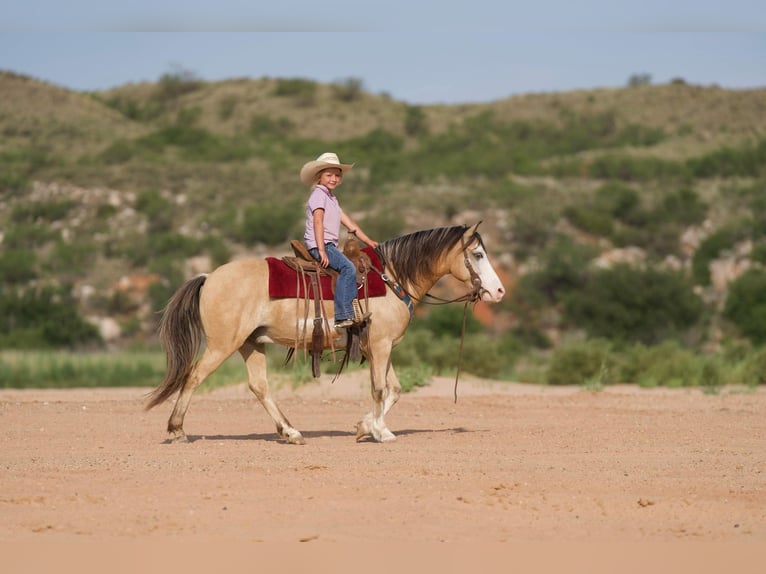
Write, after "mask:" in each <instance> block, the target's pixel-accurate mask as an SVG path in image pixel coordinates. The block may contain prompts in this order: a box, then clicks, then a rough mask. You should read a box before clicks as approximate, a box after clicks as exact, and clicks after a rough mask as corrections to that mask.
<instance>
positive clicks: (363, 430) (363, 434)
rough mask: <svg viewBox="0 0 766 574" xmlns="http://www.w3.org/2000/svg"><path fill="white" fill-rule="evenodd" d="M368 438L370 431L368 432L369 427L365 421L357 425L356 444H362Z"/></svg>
mask: <svg viewBox="0 0 766 574" xmlns="http://www.w3.org/2000/svg"><path fill="white" fill-rule="evenodd" d="M368 436H370V431H369V430H367V425H366V424H365V423H364V421H359V422H358V423H356V442H362V441H363V440H364V439H365V438H367V437H368Z"/></svg>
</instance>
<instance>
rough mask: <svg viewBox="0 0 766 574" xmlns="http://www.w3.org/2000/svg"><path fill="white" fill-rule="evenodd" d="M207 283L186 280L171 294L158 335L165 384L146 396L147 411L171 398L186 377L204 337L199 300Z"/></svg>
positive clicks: (204, 277)
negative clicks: (163, 348) (162, 348)
mask: <svg viewBox="0 0 766 574" xmlns="http://www.w3.org/2000/svg"><path fill="white" fill-rule="evenodd" d="M206 279H207V275H198V276H197V277H195V278H194V279H189V280H188V281H187V282H186V283H185V284H184V285H183V286H182V287H181V288H180V289H178V291H176V292H175V293H174V294H173V296H172V297H171V298H170V301H168V304H167V306H166V307H165V310H164V311H163V314H162V320H161V321H160V331H159V333H160V342H161V343H162V345H163V347H165V355H166V360H167V369H166V371H165V380H164V381H162V384H161V385H160V386H158V387H157V388H156V389H154V391H152V393H151V394H150V395H149V403H148V404H147V405H146V410H149V409H151V408H153V407H156V406H157V405H158V404H160V403H162V402H164V401H165V400H167V399H168V398H170V397H171V396H172V395H173V394H174V393H176V392H177V391H179V390H180V389H181V388H182V387H183V386H184V383H186V379H187V378H188V377H189V373H190V372H191V369H192V367H193V366H194V358H195V357H196V356H197V353H198V352H199V349H200V347H201V346H202V338H203V336H204V329H203V327H202V319H201V317H200V312H199V300H200V291H201V290H202V286H203V285H204V284H205V280H206Z"/></svg>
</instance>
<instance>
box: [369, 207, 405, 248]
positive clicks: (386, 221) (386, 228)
mask: <svg viewBox="0 0 766 574" xmlns="http://www.w3.org/2000/svg"><path fill="white" fill-rule="evenodd" d="M359 225H360V226H361V227H362V229H364V231H365V233H366V234H367V235H368V236H369V237H371V238H373V239H375V240H376V241H379V242H380V241H385V240H386V239H393V238H395V237H399V236H400V235H402V233H404V230H405V227H406V225H407V222H406V221H405V219H404V216H403V215H402V214H401V213H400V212H398V211H396V210H389V211H385V212H383V213H380V214H376V215H373V216H368V217H364V218H362V219H361V220H360V221H359Z"/></svg>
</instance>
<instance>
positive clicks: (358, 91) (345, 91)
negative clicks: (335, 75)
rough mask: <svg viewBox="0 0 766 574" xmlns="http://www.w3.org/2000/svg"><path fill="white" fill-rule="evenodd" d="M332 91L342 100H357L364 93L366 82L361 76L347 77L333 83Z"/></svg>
mask: <svg viewBox="0 0 766 574" xmlns="http://www.w3.org/2000/svg"><path fill="white" fill-rule="evenodd" d="M332 93H333V96H334V97H335V99H336V100H340V101H341V102H355V101H357V100H361V99H362V96H363V95H364V82H363V81H362V80H361V79H360V78H346V79H345V80H338V81H336V82H333V84H332Z"/></svg>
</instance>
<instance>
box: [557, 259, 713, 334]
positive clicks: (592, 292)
mask: <svg viewBox="0 0 766 574" xmlns="http://www.w3.org/2000/svg"><path fill="white" fill-rule="evenodd" d="M564 308H565V314H566V316H567V318H568V319H569V320H570V321H571V322H572V323H574V324H575V325H577V326H579V327H582V328H584V329H585V330H586V331H587V332H588V334H589V335H591V336H592V337H604V338H607V339H616V340H621V341H635V342H642V343H655V342H659V341H662V340H663V339H665V338H667V337H674V336H677V335H678V334H680V333H683V332H684V331H685V330H687V329H689V328H691V327H692V326H694V325H695V324H696V323H697V322H698V321H699V320H700V318H701V317H702V313H703V311H704V306H703V304H702V301H701V300H700V299H699V297H697V295H695V294H694V292H693V290H692V288H691V285H689V284H688V282H687V281H686V280H685V279H684V278H683V277H682V276H681V275H678V274H675V273H668V272H661V271H654V270H638V269H632V268H630V267H628V266H626V265H619V266H616V267H614V268H613V269H610V270H601V271H596V272H594V273H592V274H591V275H590V276H589V277H588V280H587V282H586V284H585V287H584V288H583V289H581V290H579V291H574V292H571V293H570V294H569V296H568V297H567V298H566V299H565V302H564Z"/></svg>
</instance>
